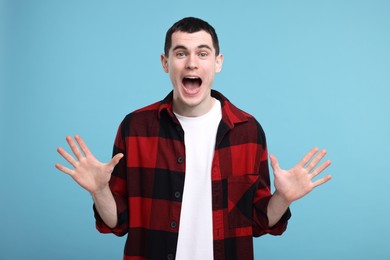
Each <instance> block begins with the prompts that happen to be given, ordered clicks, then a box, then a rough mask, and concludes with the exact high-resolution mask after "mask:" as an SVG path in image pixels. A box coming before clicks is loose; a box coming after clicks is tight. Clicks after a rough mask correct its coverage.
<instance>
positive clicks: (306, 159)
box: [298, 147, 318, 168]
mask: <svg viewBox="0 0 390 260" xmlns="http://www.w3.org/2000/svg"><path fill="white" fill-rule="evenodd" d="M317 152H318V148H317V147H315V148H313V149H311V151H310V152H308V153H307V154H306V155H305V156H304V157H303V158H302V160H301V161H300V162H299V163H298V165H299V166H301V167H302V168H303V167H305V165H306V164H307V163H308V162H309V161H310V160H311V159H312V158H313V156H314V155H315V154H316V153H317Z"/></svg>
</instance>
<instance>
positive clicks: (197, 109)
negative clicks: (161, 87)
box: [173, 96, 215, 117]
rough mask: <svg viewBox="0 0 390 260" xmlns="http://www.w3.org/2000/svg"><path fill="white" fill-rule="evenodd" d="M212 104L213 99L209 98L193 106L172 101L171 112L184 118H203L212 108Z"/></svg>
mask: <svg viewBox="0 0 390 260" xmlns="http://www.w3.org/2000/svg"><path fill="white" fill-rule="evenodd" d="M214 103H215V99H214V98H213V97H211V96H210V97H209V98H207V100H204V101H203V102H202V103H201V104H197V105H194V106H190V105H187V104H183V103H182V102H180V101H179V100H173V112H175V113H176V114H179V115H181V116H186V117H198V116H203V115H204V114H206V113H208V112H209V111H210V110H211V109H212V108H213V105H214Z"/></svg>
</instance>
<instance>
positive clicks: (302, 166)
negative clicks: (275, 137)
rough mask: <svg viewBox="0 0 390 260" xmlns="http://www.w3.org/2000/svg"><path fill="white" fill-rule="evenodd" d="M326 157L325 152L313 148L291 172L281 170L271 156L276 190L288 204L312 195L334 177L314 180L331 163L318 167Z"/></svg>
mask: <svg viewBox="0 0 390 260" xmlns="http://www.w3.org/2000/svg"><path fill="white" fill-rule="evenodd" d="M325 155H326V151H325V150H321V151H320V152H319V150H318V148H313V149H312V150H311V151H310V152H309V153H307V154H306V155H305V156H304V157H303V158H302V160H301V161H300V162H299V163H298V164H297V165H295V166H294V167H293V168H291V169H290V170H283V169H281V168H280V166H279V163H278V160H277V159H276V157H275V156H273V155H271V156H270V159H271V166H272V168H273V170H274V182H275V184H274V185H275V190H276V192H277V193H278V194H279V195H281V196H282V197H283V198H284V199H285V201H286V202H288V203H292V202H293V201H295V200H298V199H300V198H302V197H303V196H305V195H306V194H308V193H310V192H311V191H312V190H313V189H314V188H315V187H317V186H320V185H322V184H324V183H325V182H327V181H329V180H330V179H331V178H332V177H331V176H330V175H327V176H325V177H323V178H321V179H318V180H316V181H313V178H314V177H316V176H317V175H318V174H320V173H321V172H322V171H324V170H325V169H326V168H327V167H328V166H329V165H330V164H331V161H330V160H327V161H325V162H324V163H322V164H320V165H319V166H318V167H317V165H318V164H319V162H320V161H321V160H322V158H324V156H325Z"/></svg>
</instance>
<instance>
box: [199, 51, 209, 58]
mask: <svg viewBox="0 0 390 260" xmlns="http://www.w3.org/2000/svg"><path fill="white" fill-rule="evenodd" d="M208 55H209V54H208V53H207V52H201V53H199V57H201V58H206V57H207V56H208Z"/></svg>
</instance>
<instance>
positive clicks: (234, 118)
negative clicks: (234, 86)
mask: <svg viewBox="0 0 390 260" xmlns="http://www.w3.org/2000/svg"><path fill="white" fill-rule="evenodd" d="M211 96H212V97H214V98H216V99H218V100H219V101H220V102H221V106H222V120H223V121H224V122H225V123H226V124H227V125H228V126H229V128H233V127H234V124H237V123H242V122H246V121H248V117H250V115H249V114H247V113H246V112H244V111H242V110H240V109H239V108H237V107H236V106H235V105H233V104H232V103H231V102H230V101H229V100H228V99H227V98H226V97H225V96H224V95H222V94H221V93H220V92H218V91H216V90H213V89H212V90H211ZM172 104H173V90H172V91H171V92H170V93H169V94H168V95H167V96H166V97H165V98H164V99H163V100H162V101H161V103H160V106H159V109H158V117H159V118H160V116H161V113H162V112H163V111H167V112H168V114H169V115H170V116H171V118H172V119H174V120H175V121H176V117H175V115H174V113H173V109H172V107H173V106H172Z"/></svg>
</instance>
